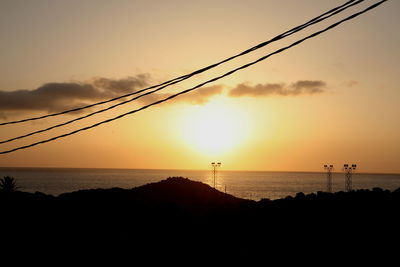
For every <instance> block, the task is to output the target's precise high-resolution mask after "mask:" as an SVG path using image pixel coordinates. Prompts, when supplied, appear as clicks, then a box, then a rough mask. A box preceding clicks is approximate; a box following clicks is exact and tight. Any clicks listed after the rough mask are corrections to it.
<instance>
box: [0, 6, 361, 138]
mask: <svg viewBox="0 0 400 267" xmlns="http://www.w3.org/2000/svg"><path fill="white" fill-rule="evenodd" d="M363 1H364V0H359V1H356V2H354V3H352V4H351V5H347V6H344V7H343V8H338V9H335V12H333V13H331V14H330V15H329V16H326V17H321V16H322V15H321V16H319V17H317V18H318V19H313V20H312V22H311V23H312V24H308V25H307V27H308V26H310V25H313V24H316V23H319V22H321V21H323V20H325V19H327V18H329V17H331V16H333V15H336V14H338V13H340V12H342V11H344V10H346V9H347V8H349V7H351V6H353V5H357V4H359V3H361V2H363ZM324 14H325V13H324ZM308 23H310V22H308ZM297 28H298V29H297V30H296V32H297V31H300V30H302V29H304V28H305V27H303V28H301V29H300V26H299V27H297ZM293 33H294V32H293ZM284 34H285V33H283V34H281V35H278V36H282V35H284ZM286 36H288V35H286ZM276 38H277V37H274V38H272V39H271V40H270V41H268V42H274V41H278V40H279V39H277V40H274V39H276ZM282 38H284V37H282ZM251 49H253V50H255V49H254V48H251ZM249 50H250V49H249ZM249 50H246V51H249ZM246 51H245V52H246ZM243 53H244V52H243ZM188 78H190V77H186V78H184V79H180V80H176V81H173V82H170V83H168V84H166V85H163V86H161V87H159V88H157V89H155V90H153V91H151V92H150V93H155V92H157V91H160V90H162V89H164V88H166V87H168V86H170V85H173V84H176V83H178V82H181V81H183V80H186V79H188ZM149 88H153V87H149ZM149 88H146V89H143V90H140V91H137V92H134V93H131V94H130V95H135V94H138V93H140V92H143V91H145V90H148V89H149ZM146 95H147V94H142V95H139V96H136V97H133V98H131V99H128V100H125V101H123V102H120V103H117V104H115V105H112V106H110V107H108V108H104V109H102V110H98V111H95V112H92V113H89V114H87V115H84V116H81V117H78V118H75V119H72V120H69V121H67V122H64V123H60V124H57V125H53V126H50V127H48V128H44V129H40V130H37V131H33V132H30V133H27V134H24V135H21V136H17V137H13V138H10V139H7V140H3V141H0V144H5V143H9V142H12V141H15V140H19V139H23V138H26V137H29V136H32V135H35V134H39V133H43V132H47V131H50V130H52V129H55V128H59V127H62V126H65V125H68V124H71V123H73V122H76V121H79V120H82V119H85V118H88V117H91V116H93V115H96V114H99V113H102V112H105V111H108V110H111V109H114V108H116V107H118V106H121V105H124V104H127V103H129V102H132V101H134V100H137V99H139V98H141V97H143V96H146ZM0 125H1V124H0Z"/></svg>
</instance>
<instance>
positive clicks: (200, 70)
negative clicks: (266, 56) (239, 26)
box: [0, 0, 365, 143]
mask: <svg viewBox="0 0 400 267" xmlns="http://www.w3.org/2000/svg"><path fill="white" fill-rule="evenodd" d="M363 1H365V0H358V1H356V0H350V1H347V2H346V3H344V4H342V5H340V6H337V7H335V8H333V9H331V10H329V11H327V12H325V13H323V14H321V15H319V16H318V17H315V18H313V19H311V20H310V21H308V22H306V23H304V24H302V25H299V26H296V27H294V28H293V29H290V30H288V31H286V32H284V33H282V34H280V35H278V36H276V37H274V38H272V39H270V40H268V41H265V42H263V43H260V44H258V45H256V46H254V47H252V48H250V49H247V50H245V51H243V52H241V53H239V54H236V55H234V56H231V57H229V58H226V59H224V60H222V61H220V62H218V63H214V64H212V65H209V66H207V67H204V68H202V69H199V70H196V71H194V72H192V73H189V74H185V75H182V76H180V77H177V78H174V79H171V80H169V81H166V82H163V83H160V84H157V85H153V86H150V87H147V88H144V89H142V90H139V91H136V92H132V93H129V94H125V95H121V96H118V97H114V98H111V99H108V100H104V101H101V102H97V103H94V104H90V105H87V106H83V107H79V108H75V109H70V110H65V111H61V112H58V113H52V114H47V115H43V116H39V117H32V118H27V119H22V120H16V121H9V122H2V123H0V126H3V125H9V124H17V123H22V122H28V121H34V120H39V119H44V118H48V117H54V116H58V115H62V114H67V113H70V112H75V111H80V110H83V109H87V108H91V107H94V106H97V105H102V104H106V103H109V102H112V101H116V100H118V99H121V98H125V97H128V96H131V95H135V94H139V93H141V92H144V91H147V90H150V89H154V88H157V87H159V86H163V88H165V87H167V86H170V85H172V84H176V83H178V82H181V81H183V80H186V79H189V78H190V77H192V76H195V75H198V74H200V73H203V72H205V71H207V70H209V69H212V68H215V67H217V66H219V65H221V64H223V63H226V62H228V61H231V60H233V59H235V58H237V57H240V56H243V55H246V54H248V53H250V52H252V51H254V50H257V49H260V48H262V47H264V46H266V45H268V44H269V43H271V42H275V41H278V40H280V39H282V38H285V37H287V36H289V35H292V34H294V33H296V32H298V31H300V30H302V29H304V28H306V27H309V26H311V25H313V24H315V23H317V22H319V21H321V20H324V19H327V18H329V17H330V16H332V15H334V14H332V15H330V16H328V17H326V18H323V19H321V20H320V18H322V17H324V16H326V15H328V14H331V13H335V11H337V10H338V9H340V8H342V7H345V8H344V9H343V10H345V9H347V8H348V7H351V6H353V5H356V4H359V3H361V2H363ZM343 10H341V11H343ZM341 11H339V12H341ZM339 12H336V13H335V14H337V13H339ZM317 20H318V21H317ZM316 21H317V22H316ZM13 140H15V139H13ZM5 142H6V141H4V142H3V143H5Z"/></svg>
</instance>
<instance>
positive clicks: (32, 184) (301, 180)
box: [0, 167, 400, 201]
mask: <svg viewBox="0 0 400 267" xmlns="http://www.w3.org/2000/svg"><path fill="white" fill-rule="evenodd" d="M4 176H12V177H14V178H15V179H16V181H17V185H18V186H19V187H20V190H21V191H27V192H36V191H39V192H43V193H46V194H51V195H54V196H57V195H60V194H62V193H66V192H72V191H77V190H81V189H94V188H113V187H119V188H133V187H137V186H141V185H145V184H148V183H154V182H158V181H161V180H164V179H166V178H168V177H174V176H181V177H187V178H189V179H191V180H194V181H200V182H203V183H206V184H208V185H210V186H212V187H214V177H213V174H212V172H211V171H210V170H150V169H73V168H4V167H3V168H0V178H2V177H4ZM215 187H216V188H217V189H218V190H220V191H222V192H226V193H228V194H231V195H234V196H236V197H240V198H245V199H252V200H256V201H258V200H260V199H264V198H268V199H279V198H285V197H287V196H295V195H296V194H297V193H298V192H303V193H306V194H308V193H313V192H318V191H327V174H326V173H318V172H270V171H218V172H217V173H216V179H215ZM375 187H380V188H382V189H389V190H395V189H397V188H399V187H400V174H371V173H354V174H353V176H352V188H353V189H373V188H375ZM344 190H345V175H344V173H333V174H332V191H334V192H336V191H344Z"/></svg>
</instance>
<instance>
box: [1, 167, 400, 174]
mask: <svg viewBox="0 0 400 267" xmlns="http://www.w3.org/2000/svg"><path fill="white" fill-rule="evenodd" d="M6 168H20V169H81V170H90V169H92V170H159V171H208V169H177V168H171V169H164V168H118V167H104V168H103V167H30V166H24V167H21V166H0V169H6ZM219 171H221V172H277V173H279V172H280V173H282V172H291V173H326V172H325V171H307V170H302V171H301V170H297V171H289V170H244V169H240V170H219ZM333 173H342V172H341V171H334V172H333ZM356 173H360V174H388V175H400V172H397V173H396V172H362V171H358V172H356Z"/></svg>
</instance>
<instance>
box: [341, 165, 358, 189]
mask: <svg viewBox="0 0 400 267" xmlns="http://www.w3.org/2000/svg"><path fill="white" fill-rule="evenodd" d="M356 168H357V164H352V165H351V166H350V165H349V164H344V165H343V171H344V172H345V173H344V175H345V179H344V187H345V190H346V192H350V191H351V190H352V187H353V184H352V177H353V172H355V171H356Z"/></svg>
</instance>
